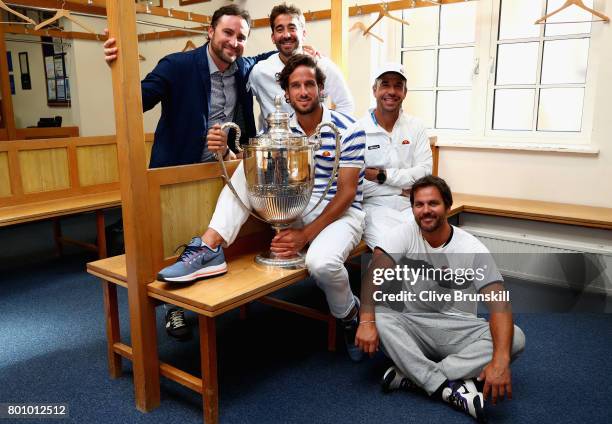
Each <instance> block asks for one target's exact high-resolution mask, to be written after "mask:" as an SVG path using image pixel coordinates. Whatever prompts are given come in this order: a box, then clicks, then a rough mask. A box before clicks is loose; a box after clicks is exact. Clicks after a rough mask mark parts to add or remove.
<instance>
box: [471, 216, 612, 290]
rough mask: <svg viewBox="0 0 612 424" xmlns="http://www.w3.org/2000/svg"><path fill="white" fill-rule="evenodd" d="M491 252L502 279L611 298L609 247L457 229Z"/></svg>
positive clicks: (547, 238) (476, 228) (478, 229)
mask: <svg viewBox="0 0 612 424" xmlns="http://www.w3.org/2000/svg"><path fill="white" fill-rule="evenodd" d="M461 228H462V229H464V230H466V231H467V232H469V233H471V234H473V235H474V236H476V237H477V238H478V239H479V240H480V241H481V242H482V243H483V244H484V245H485V246H486V247H487V248H488V249H489V251H491V254H492V255H493V257H494V259H495V262H496V264H497V266H498V268H499V270H500V272H501V273H502V275H504V276H511V277H516V278H521V279H526V280H529V281H534V282H538V283H542V284H549V285H553V286H558V287H564V288H571V289H575V290H583V291H587V292H595V293H605V294H607V295H612V247H610V246H607V245H603V244H594V243H584V242H580V241H572V240H564V239H560V238H555V237H543V236H541V235H530V234H528V233H517V232H509V231H503V230H499V229H485V228H479V227H478V226H473V227H472V226H470V225H465V226H462V227H461Z"/></svg>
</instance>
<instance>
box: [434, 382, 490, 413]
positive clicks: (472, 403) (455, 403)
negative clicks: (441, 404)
mask: <svg viewBox="0 0 612 424" xmlns="http://www.w3.org/2000/svg"><path fill="white" fill-rule="evenodd" d="M442 400H444V401H445V402H447V403H449V404H450V405H451V406H452V407H453V408H455V409H457V410H459V411H463V412H465V413H466V414H468V415H470V416H472V417H473V418H475V419H476V420H477V421H478V422H486V416H485V413H484V396H483V395H482V393H480V392H479V391H478V389H477V388H476V385H475V384H474V381H473V380H457V381H456V382H455V384H453V386H452V388H451V387H445V388H444V389H443V390H442Z"/></svg>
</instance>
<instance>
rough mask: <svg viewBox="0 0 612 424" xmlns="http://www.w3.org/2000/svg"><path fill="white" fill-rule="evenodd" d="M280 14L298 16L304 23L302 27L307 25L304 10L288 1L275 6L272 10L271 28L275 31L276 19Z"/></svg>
mask: <svg viewBox="0 0 612 424" xmlns="http://www.w3.org/2000/svg"><path fill="white" fill-rule="evenodd" d="M279 15H291V16H297V17H298V19H299V21H300V23H301V24H302V28H303V27H304V26H306V19H305V18H304V14H303V13H302V11H301V10H300V9H299V8H298V7H296V6H294V5H287V3H283V4H279V5H276V6H274V7H273V8H272V10H271V11H270V29H271V30H272V32H274V21H275V20H276V18H278V17H279Z"/></svg>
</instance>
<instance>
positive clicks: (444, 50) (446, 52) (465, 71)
mask: <svg viewBox="0 0 612 424" xmlns="http://www.w3.org/2000/svg"><path fill="white" fill-rule="evenodd" d="M476 8H477V2H466V3H455V4H449V5H444V6H435V7H422V8H417V9H408V10H405V11H404V13H403V19H405V20H407V21H408V22H410V26H404V27H403V34H402V63H403V64H404V66H405V67H406V69H408V70H409V72H408V81H407V86H408V90H409V93H408V95H407V96H406V104H405V105H404V107H405V109H406V111H407V112H408V113H412V114H414V115H417V116H420V117H421V118H422V119H424V120H425V123H426V125H427V126H428V127H430V128H447V129H455V130H467V129H469V128H470V119H471V103H472V75H473V70H474V66H475V42H476Z"/></svg>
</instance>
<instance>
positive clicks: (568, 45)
mask: <svg viewBox="0 0 612 424" xmlns="http://www.w3.org/2000/svg"><path fill="white" fill-rule="evenodd" d="M562 4H563V0H548V1H545V0H540V1H534V0H501V1H500V4H499V6H500V8H499V12H498V13H499V14H498V17H497V19H496V20H497V22H498V31H497V37H495V38H496V40H495V45H494V46H493V49H494V52H493V53H495V57H496V66H495V75H494V79H493V81H491V84H492V87H491V89H490V90H489V92H490V93H491V94H492V97H493V98H492V103H493V107H492V108H491V111H492V113H491V116H490V122H491V125H490V128H491V129H492V130H511V131H526V132H531V133H535V132H550V131H554V132H574V133H579V132H580V131H581V130H582V116H583V105H584V97H585V88H586V80H587V63H588V57H589V44H590V32H591V23H590V22H585V23H578V24H554V23H553V24H548V25H534V24H533V22H534V21H535V20H537V19H538V18H539V17H540V16H543V15H544V14H545V13H549V12H551V11H553V10H556V9H558V8H559V7H560V6H561V5H562ZM585 4H586V5H587V6H590V7H592V6H593V1H592V0H591V1H585ZM581 15H582V11H581V10H580V9H578V8H570V9H567V10H566V11H563V12H561V13H560V14H558V15H555V16H553V17H552V18H551V19H550V21H549V22H555V21H556V22H559V21H563V22H568V21H585V20H591V17H590V16H588V17H585V16H581Z"/></svg>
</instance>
